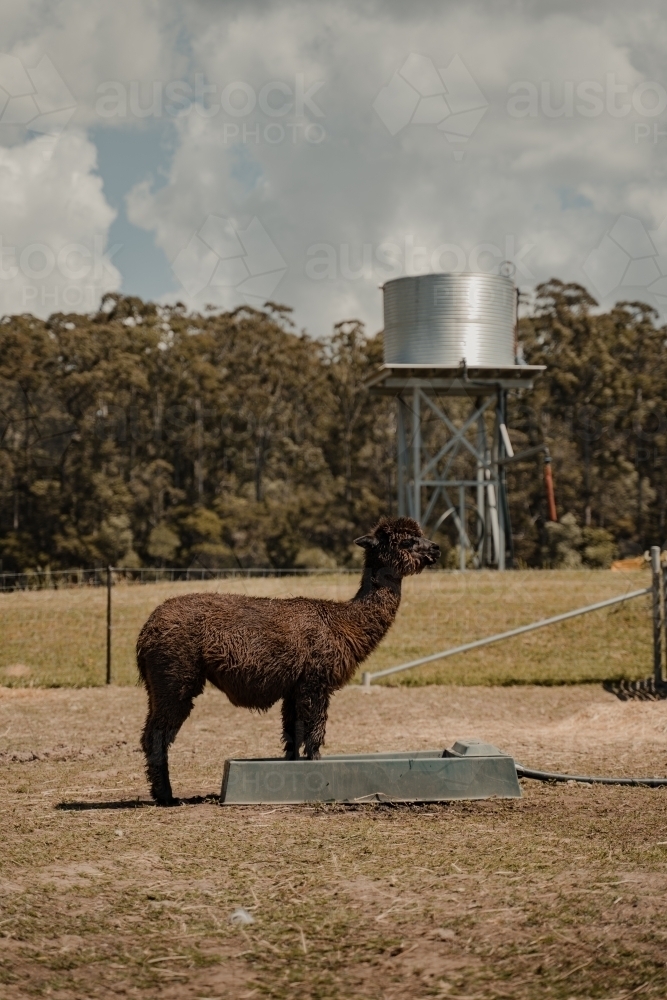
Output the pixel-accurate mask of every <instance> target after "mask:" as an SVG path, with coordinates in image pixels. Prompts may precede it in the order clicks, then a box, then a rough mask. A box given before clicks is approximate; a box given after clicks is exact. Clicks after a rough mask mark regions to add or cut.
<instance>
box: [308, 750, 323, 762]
mask: <svg viewBox="0 0 667 1000" xmlns="http://www.w3.org/2000/svg"><path fill="white" fill-rule="evenodd" d="M306 756H307V758H308V760H322V754H321V753H320V751H319V750H315V751H314V752H313V753H309V754H306Z"/></svg>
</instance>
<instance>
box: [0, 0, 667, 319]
mask: <svg viewBox="0 0 667 1000" xmlns="http://www.w3.org/2000/svg"><path fill="white" fill-rule="evenodd" d="M27 9H28V11H29V13H28V14H26V7H25V6H23V5H21V6H19V7H16V8H15V9H14V13H12V14H11V16H10V17H9V22H10V24H9V26H8V37H10V38H12V40H13V41H12V47H11V49H8V50H7V51H10V52H11V54H14V55H18V56H19V57H20V58H21V59H22V61H23V63H24V65H26V66H28V67H32V66H35V65H37V64H38V62H39V59H40V58H41V57H43V56H48V57H49V58H50V59H51V60H52V62H53V65H54V66H55V67H56V69H57V70H58V72H59V73H60V74H61V75H62V77H63V79H64V81H65V83H66V84H67V87H68V88H69V90H70V91H71V93H72V95H73V96H74V98H75V100H76V102H77V110H76V115H75V117H74V119H73V124H74V125H75V126H77V124H78V125H79V126H80V125H85V126H86V127H88V126H91V125H97V126H99V127H106V128H115V127H117V126H118V125H128V124H130V125H132V127H133V128H136V129H137V130H141V129H147V128H155V127H156V122H155V120H154V118H152V117H150V116H148V117H146V118H142V117H139V116H137V115H132V113H131V111H130V112H128V113H127V114H126V115H125V117H122V116H118V117H111V118H108V117H103V116H101V115H100V113H99V88H100V86H101V85H102V84H104V83H106V82H109V81H115V83H116V84H117V88H118V90H119V91H120V92H122V93H123V94H125V95H126V96H127V97H128V100H129V96H130V94H131V88H132V86H135V87H136V85H137V84H138V83H141V85H142V88H143V90H142V91H141V93H142V97H141V100H142V103H143V104H144V105H145V104H146V101H147V100H148V95H149V93H150V92H151V90H152V86H153V83H155V84H156V86H157V87H158V90H159V91H160V94H161V108H162V110H161V115H162V117H161V118H160V119H159V120H158V122H157V125H158V127H161V126H163V125H164V126H165V127H166V126H168V127H169V129H170V130H171V131H172V133H173V134H174V135H175V146H174V149H173V157H172V160H171V164H170V166H169V169H168V174H167V176H166V178H160V184H161V186H160V187H159V188H158V187H156V186H154V185H153V184H152V183H151V182H149V181H145V182H142V183H141V184H139V185H136V186H135V187H134V189H133V191H132V192H131V194H130V196H129V198H128V214H129V217H130V219H131V220H132V221H133V222H134V223H135V224H136V225H138V226H140V227H143V228H144V229H146V230H148V231H149V232H151V233H153V234H154V239H155V242H156V245H157V246H158V247H159V248H161V249H162V250H164V252H165V254H166V255H167V257H168V258H169V260H170V261H175V260H176V259H177V258H179V254H180V255H181V257H180V258H179V259H180V260H181V262H182V261H183V260H185V259H186V258H187V262H188V267H187V269H186V270H187V275H188V277H187V280H186V283H185V286H184V287H181V288H180V289H179V290H178V291H177V292H176V293H174V294H173V295H170V296H166V297H171V298H172V299H173V298H179V297H180V298H183V299H184V300H185V301H186V302H188V303H189V304H190V305H193V306H202V305H204V304H205V303H207V302H211V301H213V302H215V301H218V302H219V303H220V304H221V305H229V304H230V303H231V302H233V301H234V298H235V296H236V295H238V300H239V301H242V299H243V292H242V286H243V284H244V281H243V280H241V271H242V264H241V262H242V261H243V260H245V258H244V257H243V255H241V254H237V255H236V256H235V257H232V258H230V260H232V261H233V264H229V268H231V269H232V270H233V275H232V277H234V276H236V277H239V280H238V281H236V277H234V280H232V279H231V278H229V280H228V281H227V283H226V284H224V283H218V284H217V285H216V283H215V282H212V281H211V280H210V279H209V278H207V277H206V275H202V276H199V275H197V274H194V275H193V273H192V268H193V267H194V268H195V271H196V268H197V266H198V263H197V262H198V261H199V260H200V259H201V260H202V261H208V264H209V265H210V264H211V260H209V258H208V257H207V256H206V253H205V252H202V254H200V255H199V256H198V255H197V254H195V253H194V252H193V251H192V248H193V247H194V248H195V249H196V248H197V247H198V246H199V244H198V243H197V240H196V239H195V237H196V234H197V233H199V232H200V231H201V228H202V226H204V225H205V223H206V220H207V219H208V218H209V217H210V216H213V217H216V218H219V219H222V220H227V224H228V225H230V226H231V227H232V229H233V230H234V231H235V232H237V233H239V232H245V231H246V229H247V227H248V225H249V224H250V223H251V222H252V220H254V219H257V220H258V222H259V224H261V226H262V227H263V229H264V231H265V232H266V233H267V235H268V238H270V240H271V241H272V243H273V244H274V245H275V248H276V252H277V253H278V254H279V255H280V257H281V259H284V261H285V263H286V265H287V269H286V271H285V273H284V275H282V276H281V277H280V280H279V283H278V284H277V286H276V287H275V290H274V291H273V293H272V297H273V298H274V299H279V300H281V301H283V302H286V303H287V304H288V305H292V306H294V308H295V310H296V318H297V321H298V322H299V323H300V324H304V325H306V326H307V327H308V328H309V329H310V330H311V331H312V332H313V333H315V334H322V333H324V332H325V331H326V330H327V329H329V328H330V326H331V324H332V323H333V322H335V321H337V320H340V319H342V318H346V317H349V316H351V315H356V316H359V317H360V318H362V319H364V320H366V321H367V322H368V323H369V325H370V327H371V328H373V329H377V328H379V326H380V325H381V322H382V315H381V294H380V292H379V291H378V288H377V286H378V284H379V283H381V281H382V280H383V277H386V276H387V275H388V274H389V273H391V272H392V265H391V263H390V264H387V260H389V261H390V262H391V261H393V262H394V271H395V270H396V268H398V267H400V268H401V271H402V273H404V272H405V270H407V269H409V268H410V266H412V267H413V268H414V269H423V268H424V267H426V268H430V267H432V266H434V262H435V266H439V267H442V268H445V269H447V268H451V267H452V266H454V265H456V266H458V265H459V263H460V261H461V260H463V261H464V266H466V267H473V266H475V265H477V266H480V267H489V266H491V265H497V264H498V263H499V262H500V258H501V257H502V256H505V255H507V254H508V253H509V254H510V256H511V255H512V253H515V254H516V255H517V257H518V260H517V263H518V273H517V277H518V280H519V283H520V284H521V285H523V286H524V287H529V286H531V285H533V284H534V283H535V282H537V281H539V280H545V279H547V278H549V277H551V276H557V277H561V278H563V279H564V280H576V281H580V282H582V283H587V277H586V273H585V271H584V269H583V267H584V263H585V262H586V260H587V259H588V257H589V255H590V253H591V252H592V251H593V250H594V249H595V248H597V247H598V246H599V244H600V241H601V240H602V239H603V237H604V235H605V233H608V232H609V231H610V230H611V228H612V227H613V225H614V222H615V220H616V219H617V218H618V217H619V216H620V215H627V216H631V217H633V218H637V219H638V220H639V222H640V223H641V224H642V225H644V226H645V227H646V228H647V230H652V229H654V228H655V227H657V226H658V225H659V224H660V223H661V222H662V220H663V219H664V218H665V216H667V195H665V193H664V185H663V183H662V166H661V163H662V159H663V158H664V152H665V151H666V150H667V145H665V143H666V142H667V136H665V137H662V138H659V140H658V141H657V142H656V143H654V142H653V135H652V132H650V134H648V135H647V134H645V128H644V127H645V126H649V127H650V129H652V128H653V125H654V124H656V125H658V127H659V128H662V129H663V130H667V110H665V112H664V113H662V114H661V115H658V116H652V114H651V113H650V106H649V105H645V106H644V107H646V108H647V109H648V113H644V112H641V110H640V111H639V112H638V111H637V108H636V107H634V108H633V107H632V106H631V104H628V101H631V100H632V96H633V94H634V95H635V98H636V99H637V100H639V98H637V96H636V95H637V94H638V93H640V91H638V90H637V88H639V87H641V86H643V85H645V84H646V83H647V82H649V83H654V84H656V85H657V86H662V87H667V78H665V70H664V68H663V67H664V66H665V58H664V56H665V54H666V52H667V28H665V27H664V25H663V24H662V23H661V22H660V21H659V20H658V19H657V15H656V14H655V8H654V6H653V5H652V4H651V3H650V2H648V0H638V2H637V3H635V4H633V5H632V8H631V9H630V8H628V7H627V5H624V4H622V3H621V2H620V0H612V2H609V3H608V4H605V9H604V12H603V13H602V14H601V13H600V9H599V4H597V3H593V2H585V0H583V2H581V3H580V4H578V5H573V4H571V3H570V2H568V0H560V2H557V3H555V4H550V5H546V6H545V5H521V6H519V7H514V8H512V9H511V10H510V9H509V8H507V6H506V5H504V6H503V7H500V6H499V5H497V4H494V3H493V2H491V0H488V2H482V0H479V2H477V3H455V4H447V5H442V4H432V5H425V4H421V5H414V6H413V7H409V6H408V7H406V6H405V5H404V4H399V3H382V4H380V3H377V2H370V3H368V4H365V5H359V4H352V3H347V4H346V3H341V2H336V3H333V2H326V0H323V2H322V3H320V4H317V5H314V4H307V3H302V2H286V3H280V2H277V0H276V2H274V3H271V4H266V3H260V2H257V3H253V2H252V0H250V2H246V3H243V4H240V3H229V4H225V5H217V6H211V5H204V6H200V5H190V6H187V7H184V6H182V5H176V4H172V3H169V2H166V3H164V4H161V5H157V4H155V3H153V2H150V0H145V2H140V0H134V2H132V3H130V0H119V3H118V4H114V5H105V4H100V5H97V4H93V5H90V4H88V3H84V2H83V0H61V2H60V3H56V4H55V5H54V9H56V10H57V16H56V15H55V14H54V15H53V16H51V17H50V18H49V19H44V18H43V16H42V7H41V5H39V4H36V3H34V4H32V5H27ZM459 65H463V67H464V68H465V71H466V73H467V74H468V76H466V88H467V89H466V93H467V94H472V95H474V100H473V99H472V98H470V100H469V101H468V104H466V106H465V108H463V107H462V106H461V107H459V105H458V104H457V103H456V101H457V97H456V94H457V88H456V87H455V86H454V85H453V84H452V82H451V80H450V76H451V73H450V74H449V76H448V69H449V68H451V67H452V66H459ZM431 67H433V68H434V73H431V77H428V74H429V73H430V70H431ZM413 70H414V71H415V72H413ZM417 70H419V72H417ZM436 70H437V73H435V71H436ZM401 73H402V74H403V77H402V79H403V78H405V79H406V80H408V82H409V84H410V87H412V88H413V90H414V92H415V94H417V103H418V104H419V109H418V110H416V111H415V108H416V107H417V105H416V104H415V101H414V99H413V101H412V103H413V104H415V108H412V107H411V110H410V114H409V115H407V118H406V123H405V124H404V125H401V127H396V128H394V127H393V125H392V129H391V130H390V129H388V128H387V126H386V125H385V124H383V120H382V117H381V115H380V114H378V112H377V110H375V109H374V104H375V103H376V102H377V100H378V95H380V94H386V92H387V90H386V89H387V88H388V87H390V84H391V81H392V80H394V79H395V76H396V75H397V74H399V75H400V74H401ZM415 73H416V75H415ZM420 73H421V75H420ZM424 73H426V74H427V77H426V78H422V77H423V74H424ZM443 73H444V75H443ZM196 74H200V75H201V81H202V83H203V84H204V85H206V86H208V87H211V88H213V89H212V91H211V92H210V93H209V96H208V97H207V99H206V100H207V101H210V102H211V103H212V105H213V107H211V108H210V109H209V111H210V113H209V111H207V109H206V107H203V106H201V105H200V106H199V108H197V107H194V106H190V107H189V110H187V109H186V110H187V113H185V114H183V115H182V116H181V117H178V118H174V117H173V116H172V117H170V116H169V114H168V113H167V112H166V110H165V108H166V104H167V99H166V96H165V95H166V87H167V85H168V83H169V82H170V81H171V82H172V83H173V82H174V81H177V80H180V79H182V80H184V81H186V82H189V83H190V84H192V83H193V82H194V80H195V77H196ZM406 74H407V76H406ZM434 74H435V75H434ZM459 77H460V74H459ZM459 77H457V80H458V81H459V82H458V89H459V91H460V90H461V86H462V85H461V80H460V79H459ZM610 80H611V84H609V81H610ZM410 81H411V82H410ZM235 82H236V83H237V84H239V83H240V86H239V85H237V86H232V85H233V84H235ZM272 82H275V83H276V84H277V86H276V87H274V88H273V89H272V88H271V87H270V86H269V85H270V84H272ZM512 85H516V86H517V87H519V88H520V87H521V86H522V85H527V86H528V90H529V91H530V90H531V88H532V90H533V91H534V93H535V95H536V98H535V99H536V101H537V105H536V108H537V110H536V114H535V115H533V113H532V110H530V113H528V114H527V115H526V116H524V117H521V116H517V115H516V114H515V113H513V112H512V111H511V110H510V107H509V103H508V102H509V100H510V96H511V88H512ZM589 85H592V88H593V89H592V90H586V88H587V87H588V86H589ZM610 86H611V90H610V89H609V87H610ZM616 86H618V87H620V88H621V90H619V91H614V89H613V88H614V87H616ZM267 87H268V90H266V91H265V88H267ZM225 88H227V90H226V89H225ZM582 88H583V97H582ZM623 88H626V90H625V91H624V90H623ZM524 89H525V88H524ZM443 91H444V92H443ZM531 92H532V91H531ZM401 93H405V87H403V88H402V91H401ZM309 94H310V95H311V96H310V97H309V96H308V95H309ZM600 94H601V95H602V96H601V100H602V110H601V111H596V110H595V102H593V103H591V95H592V96H593V97H594V98H595V97H600ZM419 95H421V103H419ZM448 95H449V96H448ZM480 95H481V96H480ZM649 96H650V94H649V95H647V97H646V100H648V98H649ZM459 98H460V94H459ZM244 101H246V102H249V104H252V103H253V102H254V107H253V110H252V112H250V113H248V114H246V115H244V114H242V113H241V112H240V108H241V106H242V104H243V102H244ZM234 102H236V104H235V103H234ZM299 102H300V103H301V107H299ZM221 103H222V105H223V106H222V107H220V105H221ZM385 103H386V102H385ZM473 105H474V107H473ZM621 105H627V106H628V108H629V110H628V112H627V113H626V112H624V111H622V108H621ZM225 106H226V109H227V110H225ZM381 106H382V107H383V108H384V105H382V104H381ZM641 107H642V105H641V102H640V108H641ZM216 108H217V110H216ZM466 108H472V110H473V113H474V114H475V116H476V117H475V119H474V122H472V123H468V125H469V127H468V128H467V130H464V133H465V134H464V138H465V140H466V141H465V142H464V143H460V142H459V143H458V144H456V143H454V144H452V143H451V142H449V141H448V136H447V134H446V129H445V128H444V126H445V125H446V124H447V120H448V117H449V116H452V115H454V114H456V113H461V114H464V113H467V112H466ZM582 108H583V110H581V109H582ZM619 108H620V109H621V113H619ZM559 109H560V110H561V111H562V113H560V112H559ZM591 109H592V111H593V113H589V112H591ZM389 110H390V111H391V113H392V114H393V111H394V106H393V105H391V106H390V109H389ZM399 110H400V109H399ZM320 111H321V112H322V114H320ZM384 113H385V117H386V109H385V112H384ZM406 114H407V112H406ZM443 116H445V117H443ZM390 117H391V116H390ZM404 117H405V116H404ZM392 120H393V119H392ZM401 122H402V119H401ZM438 124H440V125H442V126H443V128H442V129H441V130H439V129H438ZM638 124H639V125H641V126H642V129H641V135H640V136H639V137H638V136H637V133H636V126H637V125H638ZM308 125H309V126H310V127H311V132H310V133H309V135H307V133H306V126H308ZM244 126H245V127H246V135H245V137H244V134H243V128H244ZM318 129H319V131H318ZM281 130H282V138H281ZM390 131H394V132H395V134H394V135H391V134H390ZM0 142H2V135H1V133H0ZM461 152H463V158H462V159H461V160H460V161H457V159H456V158H455V156H454V153H457V154H460V153H461ZM54 162H55V161H54ZM71 169H72V170H73V171H74V170H75V169H76V165H75V164H74V163H72V164H71ZM86 169H90V168H86ZM61 180H62V178H61ZM100 197H101V193H100ZM60 224H61V226H62V230H61V236H62V237H63V238H69V237H68V234H69V233H70V228H69V227H70V220H69V217H66V216H65V215H63V218H62V219H61V223H60ZM102 228H104V227H102ZM197 238H198V237H197ZM193 240H194V242H193ZM23 242H25V240H24V241H23ZM204 243H205V241H204ZM207 245H208V244H206V246H207ZM188 247H190V248H191V252H190V254H189V256H187V254H186V258H184V257H183V254H185V252H186V248H188ZM420 248H421V249H420ZM448 248H449V249H448ZM512 248H514V250H513V251H512ZM200 249H201V248H200ZM243 266H247V262H246V263H244V264H243ZM234 269H236V270H234ZM177 270H178V268H177ZM181 270H183V269H182V268H181ZM635 270H636V269H635ZM237 271H238V274H237ZM183 273H185V271H183ZM272 273H275V275H277V274H278V273H279V269H275V272H272ZM627 273H628V274H634V271H629V272H627ZM230 274H231V271H230ZM355 275H356V276H355ZM244 280H245V279H244ZM272 280H273V279H272ZM610 295H611V297H612V299H613V298H614V297H622V295H623V293H622V292H619V294H618V295H617V294H616V293H615V292H614V293H610ZM216 296H217V298H216ZM605 304H607V303H605Z"/></svg>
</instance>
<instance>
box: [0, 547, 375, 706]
mask: <svg viewBox="0 0 667 1000" xmlns="http://www.w3.org/2000/svg"><path fill="white" fill-rule="evenodd" d="M358 575H359V570H358V569H357V570H354V569H337V568H336V569H334V568H331V569H326V568H325V569H301V568H294V569H275V568H273V567H252V568H238V567H236V568H235V567H231V568H224V569H207V568H202V567H161V568H156V567H153V568H151V567H148V568H146V567H143V568H140V569H129V568H121V567H114V566H108V567H97V568H94V569H71V570H57V571H48V570H42V571H33V572H29V573H1V574H0V593H1V594H2V608H1V610H0V635H1V638H2V643H1V645H0V661H1V664H0V665H1V667H2V669H1V671H0V673H1V675H2V682H3V683H7V682H9V683H10V684H16V685H21V686H26V685H27V686H29V685H32V684H39V685H40V686H41V685H45V686H58V687H60V686H63V687H65V686H67V687H69V686H74V687H82V686H88V685H91V684H92V685H97V684H102V683H105V682H106V683H107V684H109V683H111V682H112V681H113V682H114V683H120V684H131V683H133V682H134V681H135V680H136V667H135V654H134V647H135V643H136V639H137V635H138V634H139V631H140V629H141V626H142V625H143V623H144V622H145V620H146V619H147V618H148V616H149V614H150V613H151V611H152V610H153V608H154V607H155V606H156V605H157V604H159V603H161V601H164V600H166V599H167V598H169V597H174V596H177V595H179V594H187V593H193V592H195V591H215V590H221V589H222V590H226V591H227V590H228V591H232V592H236V593H250V592H252V593H258V592H261V593H262V594H263V595H265V596H268V597H272V596H275V597H281V596H291V595H292V593H293V591H298V590H299V589H300V588H299V586H298V585H296V584H295V586H294V587H292V586H291V585H290V582H289V581H290V578H292V579H294V580H295V581H296V580H298V579H303V578H304V577H307V578H310V580H311V583H310V584H309V587H308V589H309V591H312V592H314V591H317V592H318V595H319V596H322V597H333V598H335V599H345V598H346V597H348V596H350V595H349V594H348V593H347V591H349V589H350V586H351V577H352V576H354V577H357V576H358ZM318 580H319V581H321V583H318V582H317V581H318ZM250 581H255V582H254V583H252V584H251V583H250Z"/></svg>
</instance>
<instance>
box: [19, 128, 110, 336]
mask: <svg viewBox="0 0 667 1000" xmlns="http://www.w3.org/2000/svg"><path fill="white" fill-rule="evenodd" d="M95 165H96V149H95V146H94V145H93V143H92V142H90V140H89V139H87V138H86V137H85V136H84V135H82V134H81V133H78V132H66V133H65V134H64V135H63V136H61V137H60V138H54V137H51V136H43V137H38V138H34V139H30V140H27V141H26V142H23V143H18V144H16V145H14V146H11V147H9V148H2V147H0V219H2V224H1V227H0V240H1V241H2V242H1V245H0V311H1V312H2V313H3V314H5V315H9V314H13V313H23V312H32V313H33V314H35V315H38V316H48V315H49V313H52V312H59V311H64V312H89V311H91V310H92V309H95V308H96V307H97V305H98V304H99V300H100V296H101V295H102V294H103V293H104V292H106V291H113V290H116V289H117V288H119V287H120V283H121V276H120V273H119V271H118V270H117V269H116V267H115V266H114V264H113V259H112V258H113V248H109V247H108V246H107V237H108V231H109V227H110V225H111V223H112V221H113V218H114V212H113V210H112V209H111V208H110V207H109V205H108V204H107V202H106V200H105V198H104V194H103V192H102V181H101V179H100V177H99V176H97V175H96V174H95V172H94V171H95Z"/></svg>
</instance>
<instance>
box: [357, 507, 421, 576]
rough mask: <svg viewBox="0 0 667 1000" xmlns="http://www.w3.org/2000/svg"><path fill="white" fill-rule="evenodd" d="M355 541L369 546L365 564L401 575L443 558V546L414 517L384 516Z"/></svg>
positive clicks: (418, 569) (411, 572)
mask: <svg viewBox="0 0 667 1000" xmlns="http://www.w3.org/2000/svg"><path fill="white" fill-rule="evenodd" d="M355 542H356V544H357V545H360V546H361V547H362V548H363V549H365V550H366V566H367V567H368V568H369V569H371V570H373V571H374V572H375V571H380V570H384V571H385V572H387V573H389V574H390V575H391V576H393V577H398V578H399V579H401V578H402V577H404V576H412V575H414V574H415V573H421V571H422V570H423V569H425V568H426V567H427V566H433V565H434V563H436V562H437V561H438V559H439V558H440V547H439V546H438V545H436V544H435V542H431V541H429V539H428V538H426V537H425V536H424V533H423V531H422V529H421V528H420V527H419V524H418V523H417V521H413V520H412V518H411V517H383V518H381V519H380V521H378V523H377V524H376V525H375V527H374V528H373V530H372V531H371V532H369V533H368V534H367V535H363V536H362V537H361V538H356V539H355Z"/></svg>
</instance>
